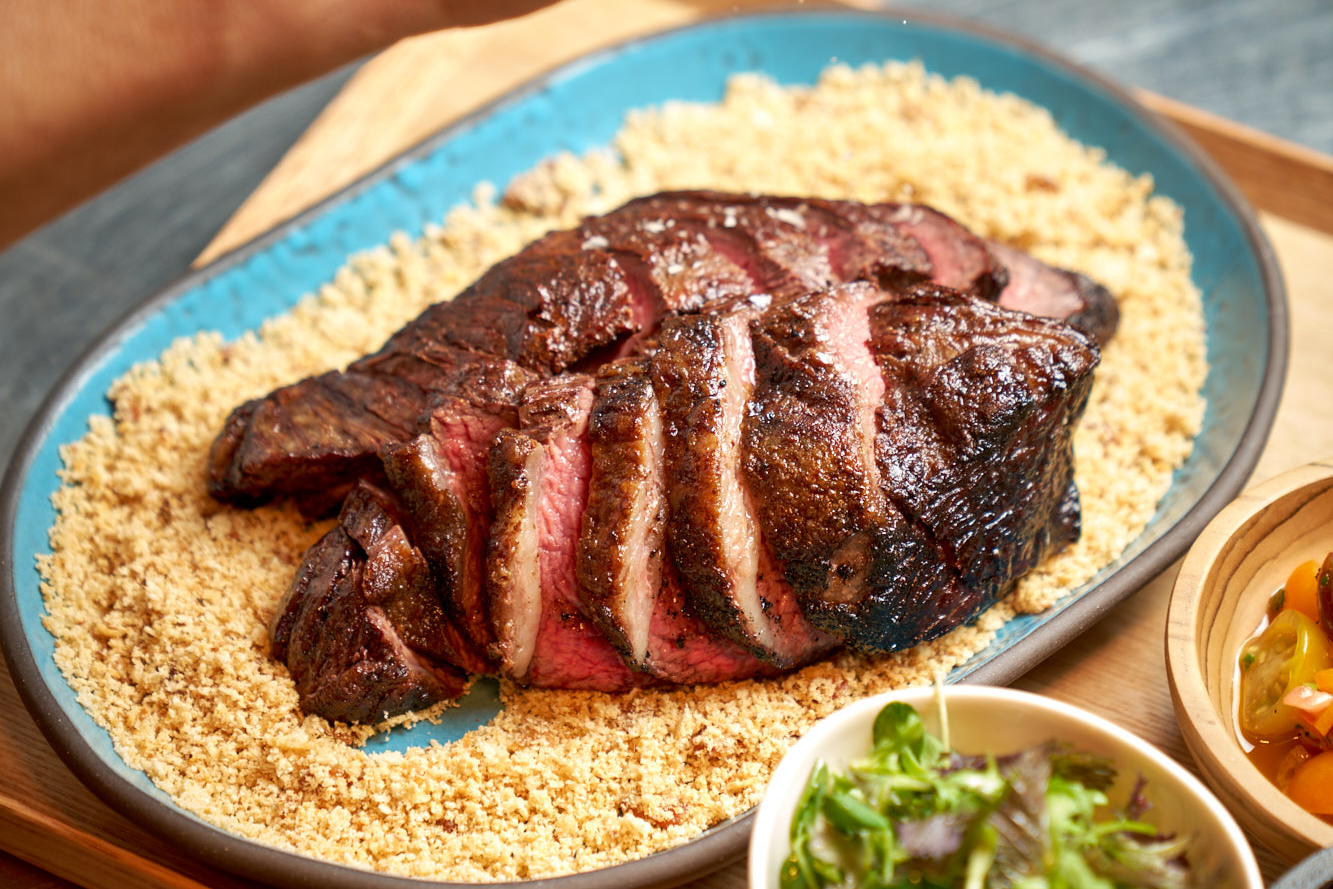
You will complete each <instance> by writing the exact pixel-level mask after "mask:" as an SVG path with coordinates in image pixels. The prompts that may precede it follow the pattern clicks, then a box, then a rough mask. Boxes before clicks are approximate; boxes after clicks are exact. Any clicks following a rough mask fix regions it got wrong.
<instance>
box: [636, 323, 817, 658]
mask: <svg viewBox="0 0 1333 889" xmlns="http://www.w3.org/2000/svg"><path fill="white" fill-rule="evenodd" d="M757 313H758V309H756V308H754V307H742V308H738V309H736V310H734V311H732V312H730V313H726V314H718V315H691V316H682V317H677V318H672V319H669V320H668V322H667V324H666V325H664V327H663V331H662V338H661V344H660V346H659V348H658V350H657V352H656V353H655V354H654V356H653V361H652V370H653V384H654V388H655V390H656V392H657V396H658V399H659V400H660V402H661V404H662V411H663V419H664V425H665V431H666V448H665V457H666V477H667V492H668V499H669V502H670V513H669V521H668V542H669V546H670V549H671V551H672V553H673V557H674V559H675V563H676V567H677V569H678V570H679V572H680V575H681V579H682V582H683V584H684V586H685V590H686V595H687V597H688V599H689V601H690V603H691V605H692V606H693V607H694V608H695V609H696V611H697V612H698V614H699V616H700V617H701V618H702V619H703V620H704V621H706V622H707V623H708V624H709V626H711V627H713V628H714V629H715V630H716V631H717V632H719V633H722V634H723V635H724V636H726V637H727V638H730V639H732V640H733V641H735V642H737V643H738V644H740V645H743V646H745V647H746V648H748V649H749V650H750V651H752V652H754V653H755V654H756V655H758V656H759V657H762V658H764V659H766V660H768V661H770V662H771V663H773V664H776V665H778V666H781V667H784V668H785V667H791V666H794V665H796V664H799V663H803V662H806V661H808V660H810V659H812V658H814V657H817V656H818V655H820V654H823V653H825V652H827V651H828V650H830V649H831V648H832V647H834V645H835V644H836V643H835V641H834V640H833V639H831V638H830V637H828V636H826V635H825V634H823V633H822V632H820V631H819V630H817V629H815V628H814V627H813V626H812V625H811V624H810V623H809V622H808V621H807V620H806V618H805V616H804V615H803V614H802V613H801V610H800V606H799V604H798V603H797V600H796V596H795V594H794V593H793V591H792V590H791V587H790V586H788V584H787V583H786V581H785V580H784V579H783V578H782V576H781V571H780V570H778V568H777V566H776V565H775V564H774V563H773V560H772V557H771V556H770V555H769V553H768V550H767V548H766V547H765V546H764V545H763V541H762V539H761V536H760V530H759V526H758V523H757V521H756V519H755V516H754V507H753V504H752V503H751V498H750V493H749V491H748V490H747V488H746V485H745V482H744V479H743V477H742V469H741V435H742V429H741V427H742V421H743V418H744V414H745V411H746V409H747V404H748V400H749V396H750V392H751V390H752V389H753V386H754V356H753V352H752V350H751V344H750V331H749V323H750V321H751V320H752V319H753V318H754V317H755V316H756V314H757Z"/></svg>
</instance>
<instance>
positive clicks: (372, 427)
mask: <svg viewBox="0 0 1333 889" xmlns="http://www.w3.org/2000/svg"><path fill="white" fill-rule="evenodd" d="M548 246H549V245H547V244H544V243H543V241H541V240H539V241H537V242H536V243H535V244H533V245H531V246H530V248H529V249H527V250H525V251H523V252H520V253H519V254H517V255H516V256H513V257H510V258H509V259H507V260H505V261H503V262H500V263H499V264H497V265H495V266H493V267H492V268H491V269H490V270H489V271H488V272H486V273H485V274H484V275H482V277H481V278H480V279H478V280H477V282H476V283H474V284H473V285H472V286H470V287H469V288H468V289H467V290H465V291H463V292H462V293H461V294H459V295H458V296H457V297H456V298H455V299H453V300H451V301H448V302H441V303H436V304H435V305H433V306H431V307H430V308H429V309H427V310H426V311H425V312H423V313H422V314H421V315H420V316H418V317H417V318H416V319H415V320H413V321H412V322H410V323H409V324H407V325H406V326H405V327H404V328H403V329H402V330H400V331H399V332H398V333H396V334H394V336H393V337H391V338H390V339H389V341H388V342H387V343H386V344H385V345H384V346H383V347H382V348H381V349H380V350H379V351H378V352H376V353H375V354H373V355H368V356H366V357H365V358H362V359H360V360H358V361H356V362H354V363H353V364H351V365H350V366H349V367H348V368H347V370H346V371H344V372H338V371H333V372H330V373H326V374H322V375H320V376H318V377H312V378H308V379H305V380H302V381H300V382H298V383H295V384H292V385H290V386H285V387H283V388H281V389H278V390H276V391H275V392H273V393H271V394H270V395H268V396H266V397H264V398H262V399H257V400H255V401H250V402H247V403H246V404H244V405H242V406H241V407H240V408H238V409H237V410H236V411H234V412H233V413H232V415H231V416H230V417H229V418H228V420H227V422H226V424H225V425H224V427H223V430H222V433H221V434H220V435H219V437H218V438H217V440H216V441H215V442H214V444H213V448H212V450H211V452H210V456H209V464H208V487H209V493H211V494H212V495H213V496H214V497H217V498H218V499H220V500H224V501H228V502H233V503H239V504H244V505H255V504H258V503H261V502H263V501H265V500H267V499H269V498H271V497H273V496H277V495H289V494H294V495H298V496H299V495H302V494H304V493H306V492H320V491H323V490H325V489H327V488H328V487H330V486H332V485H338V484H342V485H348V483H349V482H350V481H353V480H355V479H356V478H357V477H360V476H362V475H364V474H366V473H367V472H370V473H372V474H374V475H378V471H379V467H378V462H379V459H378V453H379V450H380V448H381V447H382V446H384V445H385V444H387V443H389V442H395V441H403V440H406V439H408V438H411V437H413V436H414V435H415V434H416V432H417V421H418V418H419V417H420V416H421V414H422V412H423V411H424V410H425V409H426V406H427V403H428V400H429V397H430V394H431V393H432V392H437V391H441V392H450V391H452V390H453V388H454V386H455V385H456V383H457V380H458V377H459V372H460V370H461V369H463V368H465V367H466V366H467V365H468V364H471V363H474V362H475V361H478V360H482V359H496V358H508V359H510V360H513V361H515V362H517V363H518V364H520V365H522V366H524V367H525V368H528V369H529V370H532V371H534V372H536V373H539V374H543V375H546V374H551V373H555V372H558V371H560V370H562V369H564V368H566V367H568V366H570V365H571V364H574V363H575V362H577V361H579V360H580V359H582V358H584V357H585V356H587V355H588V354H590V353H591V352H593V351H594V350H596V349H597V348H599V347H601V346H604V345H607V344H609V343H612V342H614V341H615V340H616V339H618V338H620V337H621V336H623V335H624V334H626V333H629V332H631V331H633V330H634V329H636V327H635V323H636V322H635V316H636V311H637V310H636V307H635V306H634V304H633V299H634V293H635V291H634V290H633V289H632V288H631V287H630V285H629V284H628V283H627V278H628V272H626V271H625V270H624V269H623V268H622V267H621V266H620V265H619V264H618V263H617V262H616V260H615V259H614V257H612V256H611V255H609V254H608V253H606V252H605V251H579V252H577V253H574V254H562V253H558V252H552V251H551V250H549V249H547V248H548Z"/></svg>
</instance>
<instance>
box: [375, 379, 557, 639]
mask: <svg viewBox="0 0 1333 889" xmlns="http://www.w3.org/2000/svg"><path fill="white" fill-rule="evenodd" d="M533 380H534V375H533V374H532V373H530V372H529V371H526V370H524V369H523V368H521V367H519V366H518V365H517V364H514V363H513V362H510V361H494V362H479V363H478V364H477V365H475V366H474V367H473V368H471V372H470V373H469V374H467V375H466V376H465V377H464V378H462V379H460V382H459V384H458V393H457V394H443V393H437V394H436V395H435V396H434V398H433V400H432V408H431V410H430V413H429V415H428V416H427V417H426V418H425V426H426V428H427V431H426V432H424V433H422V434H421V435H418V436H417V437H416V438H413V439H411V440H410V441H407V442H391V443H389V444H388V445H385V446H384V448H383V449H382V450H381V453H380V457H381V459H382V461H383V463H384V471H385V475H386V477H387V479H388V483H389V485H390V486H391V487H392V489H393V491H394V493H395V494H396V495H397V496H398V499H399V501H400V502H401V503H402V505H403V508H404V511H405V512H406V514H407V516H408V517H409V521H410V527H411V532H412V539H413V540H414V541H415V542H416V544H417V546H419V547H420V549H421V551H422V553H423V554H424V555H425V557H426V561H427V563H428V564H429V565H430V569H431V574H432V576H433V577H434V580H435V584H436V587H437V589H438V590H439V595H440V599H441V601H442V602H443V603H444V606H445V609H446V611H447V612H448V613H449V616H450V617H451V618H452V619H453V620H454V622H455V623H457V625H458V626H459V627H460V628H461V629H462V630H463V631H464V632H465V633H466V634H467V636H468V638H469V639H470V640H471V642H472V645H473V648H474V649H475V650H476V651H478V652H481V653H487V652H489V651H490V650H491V648H492V646H493V645H494V642H495V634H494V632H493V630H492V628H491V622H490V607H489V603H488V602H487V599H486V590H485V583H484V575H485V562H486V537H487V535H488V534H489V533H490V529H491V522H492V521H493V519H494V510H493V509H492V506H491V496H490V482H489V479H488V477H487V460H488V454H489V451H490V447H491V444H492V442H493V441H494V440H495V436H496V434H497V433H499V431H500V430H501V429H506V428H512V427H514V426H517V425H518V401H519V398H520V396H521V394H522V390H523V388H524V387H525V386H527V385H528V384H530V383H531V382H532V381H533Z"/></svg>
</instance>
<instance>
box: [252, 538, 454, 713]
mask: <svg viewBox="0 0 1333 889" xmlns="http://www.w3.org/2000/svg"><path fill="white" fill-rule="evenodd" d="M365 567H366V563H365V554H364V552H363V551H362V550H361V548H360V546H359V544H357V543H356V542H355V541H354V540H352V538H351V536H350V535H349V534H348V533H347V532H346V531H345V530H344V529H343V528H342V526H341V525H339V526H336V527H334V528H333V530H332V531H330V532H329V533H328V534H326V535H325V536H324V537H322V538H321V539H320V540H319V541H318V542H317V543H316V544H315V545H314V546H312V547H311V548H310V550H309V551H308V552H307V553H306V556H305V559H304V562H303V564H302V568H301V571H300V572H299V573H298V574H297V576H296V578H295V580H294V582H293V584H292V587H291V589H290V590H289V591H288V594H287V597H286V598H285V599H284V601H283V603H282V604H281V606H280V607H279V609H278V612H277V614H276V615H275V617H274V622H273V626H272V629H271V635H272V640H273V648H272V652H273V656H274V657H275V658H277V659H279V660H281V661H282V662H283V663H284V664H286V666H287V668H288V671H289V672H290V673H291V675H292V679H293V680H294V682H295V685H296V691H297V694H298V696H299V697H300V701H301V709H302V710H304V711H305V712H307V713H313V714H315V715H318V716H322V717H324V718H325V719H328V720H330V721H336V722H348V723H356V722H379V721H381V720H383V719H386V718H388V717H390V716H393V715H396V714H399V713H405V712H407V711H410V710H418V709H421V708H423V707H428V706H430V705H431V704H434V703H436V702H438V701H444V700H450V699H452V698H456V697H458V696H459V695H461V694H462V693H463V691H464V690H465V689H466V687H467V676H466V675H465V674H464V673H463V672H462V671H460V670H458V669H455V668H453V667H450V666H449V665H447V664H444V663H441V662H438V661H434V660H433V659H431V658H429V657H421V656H418V654H416V653H415V652H413V651H412V650H411V649H410V648H409V647H408V645H407V644H406V643H405V642H404V640H403V639H402V638H401V636H400V635H399V634H398V632H397V630H396V629H395V627H394V626H393V625H392V622H391V620H390V618H389V617H388V615H387V614H386V612H385V610H384V608H383V607H382V606H380V605H376V604H372V603H371V602H370V601H369V599H368V597H367V596H366V594H365V590H364V575H365Z"/></svg>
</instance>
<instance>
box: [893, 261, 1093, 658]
mask: <svg viewBox="0 0 1333 889" xmlns="http://www.w3.org/2000/svg"><path fill="white" fill-rule="evenodd" d="M871 328H872V331H873V339H872V349H873V350H874V352H875V354H876V358H877V359H878V361H879V363H880V367H881V369H882V370H883V372H884V376H885V380H886V392H885V399H884V403H883V405H882V406H881V408H880V422H879V430H880V433H879V436H878V438H877V442H876V451H877V458H878V461H879V464H880V473H881V476H882V478H883V479H884V482H885V486H886V487H885V490H886V492H887V494H888V496H889V497H890V498H891V499H892V501H893V502H894V504H895V505H896V506H898V508H899V509H900V510H901V511H902V512H903V514H904V515H906V516H907V517H909V518H910V519H911V520H912V521H914V522H916V523H918V524H919V526H920V527H921V528H922V529H923V530H924V532H925V533H926V534H927V535H928V536H929V538H930V539H931V540H932V541H933V542H934V543H935V545H936V546H937V547H938V548H939V550H940V554H941V556H942V558H943V561H944V563H945V564H946V565H947V566H948V567H949V568H950V571H951V572H952V573H953V574H954V575H955V576H956V577H957V584H958V592H959V594H960V595H961V597H962V598H961V600H960V601H959V602H958V603H957V604H956V607H955V608H954V609H949V608H947V607H946V608H943V609H941V613H943V614H946V615H949V620H948V622H947V623H945V624H940V622H939V621H938V620H935V621H934V623H935V625H936V626H937V627H938V628H939V630H938V631H939V632H943V630H945V629H948V628H951V626H954V625H957V624H958V623H961V622H963V621H965V620H967V619H969V618H970V617H971V616H973V615H975V614H976V613H977V612H979V611H980V610H981V609H983V608H985V607H987V606H988V605H990V604H991V603H992V602H994V601H995V599H996V598H998V597H999V596H1001V595H1003V594H1004V593H1006V592H1007V591H1008V589H1009V587H1010V586H1011V585H1012V583H1013V582H1014V581H1015V580H1016V579H1017V578H1018V577H1020V576H1022V575H1023V574H1024V573H1026V572H1027V571H1028V570H1030V569H1031V568H1032V567H1033V566H1035V564H1036V563H1037V561H1038V560H1039V559H1040V558H1041V557H1042V556H1043V555H1044V554H1046V553H1047V552H1049V551H1050V550H1051V549H1052V548H1054V547H1058V546H1063V545H1064V544H1066V543H1068V542H1070V541H1071V540H1072V539H1074V538H1075V537H1076V536H1077V528H1076V525H1075V523H1074V522H1072V521H1071V518H1072V516H1073V509H1074V504H1075V503H1076V499H1075V498H1076V491H1075V489H1074V487H1073V454H1072V432H1073V427H1074V424H1075V423H1076V422H1077V420H1078V418H1079V417H1080V416H1081V415H1082V412H1083V410H1084V408H1085V407H1086V404H1087V398H1088V393H1089V390H1090V388H1091V384H1092V373H1093V370H1094V368H1095V367H1096V365H1097V363H1098V361H1099V358H1100V356H1099V353H1098V350H1097V347H1096V345H1095V344H1094V343H1093V342H1092V341H1091V340H1090V339H1089V338H1087V337H1086V336H1084V335H1083V334H1081V333H1079V332H1078V331H1076V330H1074V329H1073V328H1071V327H1069V326H1068V325H1066V324H1063V323H1060V322H1055V321H1051V320H1048V319H1043V318H1036V317H1033V316H1030V315H1024V314H1020V313H1017V312H1010V311H1007V310H1005V309H1002V308H999V307H996V306H992V305H990V304H987V303H984V302H981V301H979V300H976V299H975V298H972V297H969V296H967V295H965V294H960V293H956V292H952V291H948V290H946V289H944V288H937V287H932V286H922V287H920V288H918V289H917V290H915V291H914V292H912V293H910V294H907V295H905V296H904V297H902V298H900V299H898V300H895V301H892V302H885V303H881V304H880V305H878V306H876V307H875V308H874V309H872V311H871ZM933 632H935V631H934V630H930V631H925V632H924V634H911V635H909V636H908V641H907V644H915V642H916V641H922V640H923V639H925V638H930V637H931V635H930V634H931V633H933ZM918 636H919V638H917V637H918Z"/></svg>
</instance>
